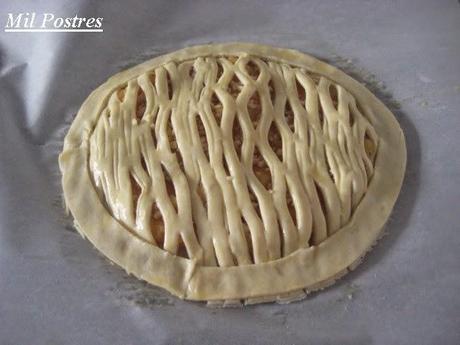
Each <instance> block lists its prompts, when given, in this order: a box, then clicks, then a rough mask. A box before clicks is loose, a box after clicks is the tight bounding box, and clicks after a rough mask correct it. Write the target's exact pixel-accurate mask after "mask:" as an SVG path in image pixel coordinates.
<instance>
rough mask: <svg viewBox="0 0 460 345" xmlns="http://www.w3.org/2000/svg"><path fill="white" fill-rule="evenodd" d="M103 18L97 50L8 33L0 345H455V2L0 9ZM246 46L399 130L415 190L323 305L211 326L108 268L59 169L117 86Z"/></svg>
mask: <svg viewBox="0 0 460 345" xmlns="http://www.w3.org/2000/svg"><path fill="white" fill-rule="evenodd" d="M33 11H35V12H37V13H43V12H51V13H54V14H55V15H56V16H64V17H68V16H70V17H73V16H74V15H75V14H77V15H79V16H80V17H82V16H86V17H103V18H104V21H103V28H104V32H103V33H5V32H1V33H0V344H460V295H459V293H458V292H459V291H460V249H459V248H460V226H459V220H460V217H459V213H460V207H459V204H460V187H459V184H460V159H459V157H460V152H459V151H460V139H459V138H460V135H459V130H460V114H459V109H460V39H459V37H460V4H459V3H458V2H457V1H454V0H452V1H429V0H423V1H402V0H401V1H390V0H385V1H357V0H354V1H346V2H345V1H343V2H342V1H320V0H316V1H124V2H121V1H120V2H115V1H92V2H90V1H82V0H73V1H21V2H19V1H11V0H9V1H2V2H1V3H0V21H2V22H3V23H4V25H5V24H6V18H7V13H8V12H13V13H17V12H33ZM235 40H239V41H249V42H258V43H266V44H272V45H275V46H281V47H288V48H295V49H299V50H301V51H304V52H307V53H310V54H312V55H315V56H317V57H318V58H320V59H323V60H326V61H328V62H330V63H331V64H333V65H335V66H337V67H339V68H342V69H343V70H345V71H346V72H348V73H349V74H351V75H352V76H354V77H355V78H357V79H358V80H359V81H361V82H363V83H365V84H366V85H367V86H368V87H369V88H370V89H371V90H372V91H374V92H375V93H376V94H377V95H378V97H379V98H380V99H382V100H383V101H384V102H385V103H386V105H387V106H388V107H389V108H390V109H391V110H392V111H393V112H394V113H395V115H396V117H397V118H398V120H399V121H400V123H401V126H402V128H403V130H404V132H405V135H406V139H407V146H408V167H407V174H406V178H405V182H404V186H403V190H402V192H401V196H400V198H399V200H398V202H397V204H396V207H395V210H394V212H393V214H392V217H391V219H390V221H389V223H388V225H387V227H386V232H387V236H385V237H384V238H383V239H382V240H381V241H380V242H379V243H378V245H377V247H376V248H375V249H374V250H373V251H372V252H371V253H369V254H368V255H367V257H366V259H365V261H364V262H363V263H362V264H361V265H360V266H359V267H358V268H357V269H356V270H355V271H353V272H351V273H349V274H348V275H347V276H346V277H345V278H343V279H341V280H340V281H339V282H337V283H336V284H335V285H334V286H333V287H330V288H328V289H326V290H324V291H322V292H319V293H314V294H311V295H309V296H308V297H307V298H306V299H305V300H303V301H301V302H297V303H291V304H289V305H278V304H267V305H258V306H252V307H245V308H239V309H212V308H209V307H206V306H205V305H204V304H201V303H193V302H186V301H181V300H178V299H176V298H174V297H172V296H170V295H169V294H168V293H167V292H165V291H163V290H161V289H158V288H155V287H151V286H148V285H147V284H145V283H143V282H141V281H138V280H137V279H135V278H133V277H130V276H128V275H127V274H126V273H125V272H124V271H123V270H122V269H120V268H118V267H115V266H112V265H111V264H110V263H109V262H108V261H107V260H106V259H104V258H103V257H102V256H101V255H100V254H98V252H97V251H96V250H95V249H94V248H93V247H92V245H91V244H90V243H89V242H88V241H85V240H83V239H82V238H81V237H80V236H79V235H78V234H77V233H76V232H75V230H74V229H73V228H72V226H71V220H69V219H68V218H67V217H66V215H65V212H64V209H63V207H62V202H61V189H60V185H59V183H60V181H59V179H60V176H59V171H58V167H57V155H58V153H59V151H60V149H61V145H62V139H63V136H64V135H65V131H66V130H67V128H68V125H69V123H70V122H71V120H72V118H73V117H74V115H75V114H76V111H77V110H78V108H79V106H80V104H81V103H82V101H83V100H84V99H85V98H86V96H87V95H88V94H89V93H90V91H91V90H93V89H94V88H95V87H96V86H98V85H99V84H101V83H102V82H103V81H105V80H106V79H107V78H108V77H109V76H111V75H112V74H114V73H116V72H118V71H120V70H122V69H124V68H126V67H128V66H132V65H134V64H136V63H138V62H141V61H144V60H146V59H148V58H150V57H153V56H156V55H158V54H161V53H166V52H170V51H173V50H176V49H179V48H182V47H184V46H188V45H193V44H202V43H209V42H222V41H235Z"/></svg>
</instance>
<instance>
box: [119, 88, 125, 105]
mask: <svg viewBox="0 0 460 345" xmlns="http://www.w3.org/2000/svg"><path fill="white" fill-rule="evenodd" d="M125 95H126V87H123V88H121V89H118V91H117V97H118V100H119V101H120V102H123V101H124V100H125Z"/></svg>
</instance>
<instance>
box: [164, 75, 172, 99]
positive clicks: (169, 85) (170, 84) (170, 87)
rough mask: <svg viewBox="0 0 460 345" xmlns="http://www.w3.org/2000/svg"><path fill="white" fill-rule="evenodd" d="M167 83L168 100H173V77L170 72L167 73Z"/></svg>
mask: <svg viewBox="0 0 460 345" xmlns="http://www.w3.org/2000/svg"><path fill="white" fill-rule="evenodd" d="M166 82H167V83H168V99H169V100H171V99H172V98H173V87H172V80H171V76H170V75H169V72H168V71H166Z"/></svg>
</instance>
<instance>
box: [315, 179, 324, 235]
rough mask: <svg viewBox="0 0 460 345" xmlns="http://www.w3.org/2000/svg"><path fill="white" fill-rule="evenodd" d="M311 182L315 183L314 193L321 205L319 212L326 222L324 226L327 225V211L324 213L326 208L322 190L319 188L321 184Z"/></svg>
mask: <svg viewBox="0 0 460 345" xmlns="http://www.w3.org/2000/svg"><path fill="white" fill-rule="evenodd" d="M313 183H314V185H315V189H316V195H317V196H318V201H319V205H320V207H321V212H322V214H323V216H324V220H325V222H326V227H327V213H326V210H327V208H326V200H325V198H324V194H323V190H322V189H321V186H319V185H318V183H317V182H316V181H313Z"/></svg>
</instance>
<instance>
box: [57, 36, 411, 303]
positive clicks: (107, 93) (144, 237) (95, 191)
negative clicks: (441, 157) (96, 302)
mask: <svg viewBox="0 0 460 345" xmlns="http://www.w3.org/2000/svg"><path fill="white" fill-rule="evenodd" d="M405 163H406V149H405V142H404V136H403V133H402V131H401V129H400V127H399V125H398V123H397V121H396V119H395V118H394V116H393V115H392V114H391V112H390V111H389V110H388V109H387V108H386V107H385V106H384V105H383V104H382V103H381V102H380V101H379V100H377V99H376V97H374V96H373V95H372V94H371V93H370V92H369V91H368V90H367V89H366V88H365V87H364V86H363V85H361V84H360V83H358V82H357V81H355V80H354V79H352V78H350V77H349V76H347V75H346V74H344V73H343V72H341V71H339V70H337V69H336V68H334V67H332V66H330V65H327V64H325V63H323V62H321V61H318V60H317V59H315V58H313V57H311V56H309V55H306V54H303V53H300V52H297V51H294V50H288V49H280V48H274V47H269V46H262V45H256V44H247V43H229V44H215V45H204V46H195V47H191V48H186V49H183V50H179V51H177V52H174V53H171V54H168V55H164V56H160V57H157V58H154V59H152V60H150V61H147V62H145V63H143V64H141V65H138V66H136V67H133V68H131V69H129V70H126V71H123V72H121V73H119V74H116V75H115V76H113V77H111V78H110V79H109V80H108V81H107V82H106V83H104V84H103V85H101V86H100V87H98V88H97V89H96V90H95V91H94V92H92V93H91V95H90V96H89V97H88V98H87V100H86V101H85V102H84V103H83V105H82V107H81V109H80V111H79V112H78V114H77V117H76V118H75V120H74V122H73V124H72V126H71V128H70V130H69V132H68V134H67V136H66V138H65V143H64V148H63V151H62V153H61V154H60V157H59V164H60V168H61V171H62V176H63V177H62V185H63V190H64V197H65V202H66V205H67V207H68V209H69V210H70V212H71V214H72V215H73V217H74V220H75V224H76V227H77V229H78V230H79V231H80V233H81V234H82V235H83V236H85V237H87V238H88V239H89V240H90V241H91V242H92V243H93V244H94V245H95V246H96V247H97V248H98V250H100V251H101V252H102V253H104V255H106V256H107V257H108V258H109V259H110V260H112V261H113V262H115V263H117V264H118V265H120V266H121V267H123V268H124V269H125V270H126V271H127V272H129V273H132V274H134V275H135V276H137V277H139V278H140V279H143V280H146V281H148V282H150V283H152V284H155V285H157V286H160V287H163V288H165V289H167V290H168V291H170V292H171V293H173V294H174V295H177V296H178V297H180V298H186V299H190V300H206V301H240V300H244V301H247V302H259V301H265V300H276V299H279V300H285V299H288V300H289V299H290V298H293V297H296V296H299V295H302V294H303V293H304V291H310V290H314V289H318V288H320V287H323V286H325V285H326V284H329V283H331V282H333V281H334V280H335V279H337V278H338V277H339V276H340V275H342V274H344V273H345V272H346V271H347V269H348V268H350V267H351V266H352V265H354V264H355V263H356V262H358V260H359V259H360V258H361V257H362V256H363V255H364V254H365V252H366V251H367V250H368V249H369V248H370V247H371V245H372V244H373V243H374V242H375V241H376V239H377V238H378V236H379V233H380V231H381V229H382V227H383V225H384V223H385V221H386V220H387V219H388V217H389V214H390V212H391V210H392V208H393V205H394V203H395V201H396V198H397V196H398V194H399V191H400V188H401V184H402V180H403V176H404V170H405Z"/></svg>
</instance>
